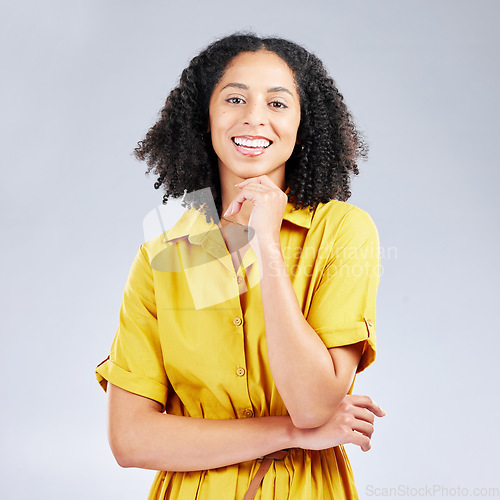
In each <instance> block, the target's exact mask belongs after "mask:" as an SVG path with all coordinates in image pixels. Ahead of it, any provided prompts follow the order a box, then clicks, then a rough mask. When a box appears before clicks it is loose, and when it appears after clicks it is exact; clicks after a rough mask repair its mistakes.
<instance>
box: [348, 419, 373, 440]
mask: <svg viewBox="0 0 500 500" xmlns="http://www.w3.org/2000/svg"><path fill="white" fill-rule="evenodd" d="M352 430H353V431H356V432H359V433H360V434H363V435H364V436H366V437H369V438H371V437H372V434H373V432H374V431H375V427H373V425H372V424H370V423H369V422H365V421H364V420H355V421H354V422H353V423H352Z"/></svg>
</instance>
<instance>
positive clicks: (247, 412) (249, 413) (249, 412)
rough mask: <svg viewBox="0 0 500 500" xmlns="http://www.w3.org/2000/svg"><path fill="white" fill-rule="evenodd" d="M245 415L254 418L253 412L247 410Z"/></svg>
mask: <svg viewBox="0 0 500 500" xmlns="http://www.w3.org/2000/svg"><path fill="white" fill-rule="evenodd" d="M243 415H245V417H246V418H250V417H253V411H252V410H245V411H244V412H243Z"/></svg>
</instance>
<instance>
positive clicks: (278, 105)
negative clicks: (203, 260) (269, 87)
mask: <svg viewBox="0 0 500 500" xmlns="http://www.w3.org/2000/svg"><path fill="white" fill-rule="evenodd" d="M269 104H270V106H271V107H272V108H275V109H286V108H287V107H288V106H287V105H286V104H283V103H282V102H281V101H271V102H270V103H269Z"/></svg>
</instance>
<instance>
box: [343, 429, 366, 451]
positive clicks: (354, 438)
mask: <svg viewBox="0 0 500 500" xmlns="http://www.w3.org/2000/svg"><path fill="white" fill-rule="evenodd" d="M348 442H349V443H352V444H355V445H357V446H359V447H360V448H361V449H362V450H363V451H368V450H369V449H370V448H371V447H372V445H371V441H370V438H369V437H368V436H365V435H364V434H361V433H359V432H356V431H353V432H352V433H351V434H350V436H349V440H348Z"/></svg>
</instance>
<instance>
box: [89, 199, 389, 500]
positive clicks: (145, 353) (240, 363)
mask: <svg viewBox="0 0 500 500" xmlns="http://www.w3.org/2000/svg"><path fill="white" fill-rule="evenodd" d="M280 240H281V248H282V253H283V257H284V259H285V263H286V266H287V270H288V274H289V277H290V280H291V282H292V285H293V288H294V290H295V293H296V295H297V298H298V301H299V304H300V307H301V310H302V312H303V314H304V317H305V318H306V319H307V321H308V323H309V324H310V325H311V326H312V327H313V328H314V329H315V331H316V332H317V333H318V335H319V336H320V338H321V339H322V340H323V342H324V343H325V345H326V347H328V348H330V347H338V346H343V345H349V344H353V343H356V342H360V341H363V340H364V341H365V347H364V351H363V355H362V358H361V361H360V364H359V367H358V372H360V371H362V370H364V369H365V368H366V367H367V366H368V365H369V364H370V363H372V362H373V360H374V358H375V302H376V293H377V288H378V283H379V276H380V255H379V240H378V233H377V229H376V227H375V225H374V223H373V221H372V219H371V218H370V216H369V215H368V214H367V213H366V212H364V211H363V210H361V209H359V208H357V207H355V206H353V205H351V204H348V203H345V202H341V201H336V200H332V201H330V202H328V203H324V204H320V205H319V206H318V207H317V208H316V209H315V210H314V211H313V212H309V210H308V209H307V208H306V209H302V210H294V209H293V205H292V204H290V203H288V205H287V207H286V210H285V214H284V218H283V222H282V226H281V234H280ZM96 375H97V379H98V381H99V383H100V384H101V386H102V387H103V388H104V389H105V390H106V386H107V381H109V382H111V383H112V384H115V385H117V386H119V387H121V388H123V389H125V390H127V391H130V392H132V393H135V394H140V395H141V396H145V397H147V398H150V399H153V400H155V401H158V402H159V403H161V404H162V405H163V407H164V409H165V411H166V412H167V413H172V414H176V415H185V416H189V417H194V418H210V419H231V418H258V417H263V416H268V415H287V410H286V408H285V406H284V404H283V402H282V400H281V398H280V395H279V393H278V391H277V390H276V387H275V385H274V383H273V379H272V376H271V372H270V369H269V366H268V361H267V352H266V336H265V328H264V317H263V310H262V302H261V296H260V287H259V268H258V262H257V258H256V256H255V253H254V252H253V250H252V249H251V248H250V249H249V250H248V251H247V252H246V253H245V255H244V256H242V262H241V266H240V268H239V270H238V272H237V273H235V267H234V266H233V262H232V260H231V255H230V254H229V252H228V249H227V246H226V244H225V241H224V239H223V237H222V235H221V232H220V230H219V228H218V226H217V225H214V224H211V225H209V224H207V222H206V221H205V216H204V215H203V214H201V213H200V212H199V211H197V210H195V209H194V208H191V209H189V210H186V211H185V212H184V214H183V215H182V217H181V218H180V219H179V220H178V222H177V223H176V224H175V225H174V226H173V228H171V229H170V230H168V231H166V232H165V233H163V234H162V235H160V236H158V237H156V238H154V239H152V240H150V241H148V242H147V243H144V244H143V245H141V247H140V249H139V251H138V253H137V255H136V257H135V260H134V262H133V264H132V268H131V271H130V274H129V277H128V281H127V284H126V287H125V292H124V298H123V303H122V307H121V310H120V321H119V326H118V330H117V332H116V336H115V338H114V341H113V344H112V347H111V353H110V356H109V357H108V358H107V359H106V360H105V361H103V362H102V363H101V364H100V365H98V367H97V369H96ZM303 376H305V377H307V373H304V374H303ZM351 389H352V388H351ZM259 464H260V460H251V461H248V462H243V463H239V464H235V465H232V466H228V467H221V468H218V469H211V470H207V471H196V472H162V471H160V472H158V473H157V475H156V478H155V480H154V482H153V485H152V487H151V491H150V494H149V497H148V499H149V500H157V499H161V500H163V499H179V500H194V499H199V500H224V499H228V500H229V499H231V500H234V499H241V498H243V495H244V493H245V491H246V490H247V488H248V485H249V483H250V481H251V479H252V477H253V475H254V474H255V472H256V470H257V469H258V466H259ZM255 498H256V499H257V500H258V499H269V500H270V499H285V498H291V499H299V500H300V499H323V500H327V499H335V500H339V499H343V498H346V499H352V498H358V496H357V493H356V488H355V485H354V480H353V475H352V470H351V467H350V464H349V460H348V458H347V455H346V453H345V451H344V448H343V447H342V446H338V447H335V448H331V449H327V450H322V451H311V450H302V449H298V448H297V449H292V450H290V452H289V453H288V456H287V457H286V458H285V459H284V460H282V461H274V462H273V464H272V465H271V468H270V469H269V471H268V472H267V473H266V475H265V477H264V479H263V481H262V485H261V487H260V488H259V490H258V492H257V495H256V497H255Z"/></svg>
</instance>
